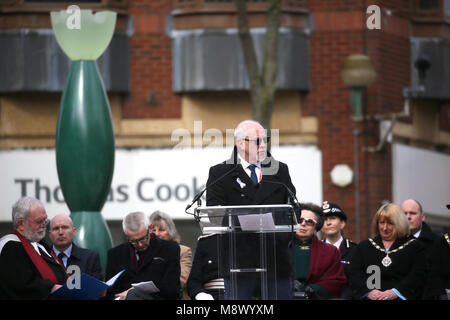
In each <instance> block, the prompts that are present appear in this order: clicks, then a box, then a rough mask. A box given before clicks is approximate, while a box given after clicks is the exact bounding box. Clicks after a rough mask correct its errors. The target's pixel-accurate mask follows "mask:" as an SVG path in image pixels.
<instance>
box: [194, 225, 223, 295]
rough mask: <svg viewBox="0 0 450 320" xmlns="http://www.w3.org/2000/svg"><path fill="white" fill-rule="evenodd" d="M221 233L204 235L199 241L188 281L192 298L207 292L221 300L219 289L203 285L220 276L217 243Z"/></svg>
mask: <svg viewBox="0 0 450 320" xmlns="http://www.w3.org/2000/svg"><path fill="white" fill-rule="evenodd" d="M218 239H219V235H217V234H211V235H206V236H202V237H200V238H199V239H198V241H197V248H196V249H195V255H194V261H193V262H192V268H191V272H190V274H189V279H188V281H187V289H188V293H189V297H191V299H192V300H194V299H195V296H196V295H197V294H198V293H200V292H207V293H209V294H211V295H213V297H214V299H216V300H219V292H218V290H206V289H205V288H204V287H203V285H204V284H205V283H206V282H208V281H211V280H214V279H217V278H219V261H218V256H217V243H218Z"/></svg>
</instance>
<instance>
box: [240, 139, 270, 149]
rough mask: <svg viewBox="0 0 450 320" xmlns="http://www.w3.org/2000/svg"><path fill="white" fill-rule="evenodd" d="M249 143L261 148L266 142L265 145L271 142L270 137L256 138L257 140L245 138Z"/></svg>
mask: <svg viewBox="0 0 450 320" xmlns="http://www.w3.org/2000/svg"><path fill="white" fill-rule="evenodd" d="M244 140H245V141H247V142H254V143H256V145H257V146H258V147H259V145H260V144H261V143H262V142H263V141H264V143H265V144H268V143H269V142H270V137H264V138H256V139H247V138H244Z"/></svg>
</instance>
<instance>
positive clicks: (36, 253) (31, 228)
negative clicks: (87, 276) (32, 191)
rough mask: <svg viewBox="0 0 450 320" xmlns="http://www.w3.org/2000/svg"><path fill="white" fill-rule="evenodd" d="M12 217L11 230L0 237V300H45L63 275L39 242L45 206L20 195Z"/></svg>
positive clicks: (57, 287)
mask: <svg viewBox="0 0 450 320" xmlns="http://www.w3.org/2000/svg"><path fill="white" fill-rule="evenodd" d="M12 219H13V226H14V229H15V231H14V233H13V234H8V235H5V236H4V237H2V238H1V239H0V300H2V299H14V300H15V299H17V300H24V299H33V300H41V299H47V298H49V297H50V293H51V292H53V291H55V290H57V289H59V288H60V287H61V285H62V284H64V283H65V281H66V279H67V275H66V272H65V271H64V268H63V267H62V266H61V265H60V263H59V261H58V260H57V258H56V256H55V255H54V254H53V252H52V251H51V250H50V248H49V247H48V246H47V245H46V244H45V243H44V242H42V239H43V238H44V237H45V231H46V225H47V223H48V220H47V213H46V212H45V208H44V206H43V204H42V203H41V202H40V201H39V200H37V199H34V198H31V197H24V198H21V199H19V200H18V201H17V202H16V203H15V204H14V206H13V210H12Z"/></svg>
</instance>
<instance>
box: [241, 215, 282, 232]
mask: <svg viewBox="0 0 450 320" xmlns="http://www.w3.org/2000/svg"><path fill="white" fill-rule="evenodd" d="M238 219H239V223H240V224H241V229H242V231H275V230H276V227H275V222H274V220H273V216H272V213H271V212H268V213H263V214H247V215H242V216H238Z"/></svg>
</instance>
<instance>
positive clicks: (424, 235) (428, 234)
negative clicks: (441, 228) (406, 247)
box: [401, 199, 440, 287]
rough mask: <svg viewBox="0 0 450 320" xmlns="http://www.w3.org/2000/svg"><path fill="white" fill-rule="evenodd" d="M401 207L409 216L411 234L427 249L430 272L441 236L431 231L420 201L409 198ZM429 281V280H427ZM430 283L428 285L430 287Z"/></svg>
mask: <svg viewBox="0 0 450 320" xmlns="http://www.w3.org/2000/svg"><path fill="white" fill-rule="evenodd" d="M401 208H402V210H403V212H405V215H406V217H407V218H408V223H409V230H410V232H411V235H412V236H413V237H415V238H417V240H419V241H420V242H421V243H422V244H423V245H424V247H425V249H426V256H427V274H429V273H430V271H431V269H432V263H433V252H434V250H435V247H436V246H438V245H439V240H440V239H439V236H438V235H437V234H435V233H434V232H433V231H431V228H430V227H429V226H428V224H426V222H425V213H424V212H423V208H422V205H421V204H420V202H419V201H417V200H414V199H408V200H405V201H403V202H402V205H401ZM427 281H428V280H427ZM428 285H429V284H428V283H427V284H426V287H428Z"/></svg>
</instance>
